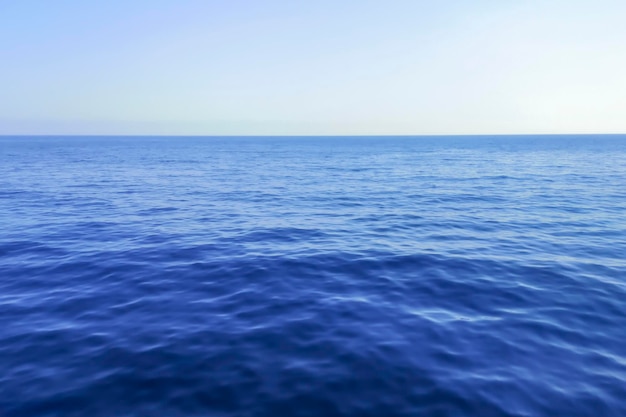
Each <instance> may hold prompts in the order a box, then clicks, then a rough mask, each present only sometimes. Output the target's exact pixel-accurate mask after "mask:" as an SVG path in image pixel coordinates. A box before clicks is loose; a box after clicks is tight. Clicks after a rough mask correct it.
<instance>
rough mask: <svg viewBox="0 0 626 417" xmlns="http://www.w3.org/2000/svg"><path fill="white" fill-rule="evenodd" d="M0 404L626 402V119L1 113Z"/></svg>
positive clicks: (183, 408) (164, 406)
mask: <svg viewBox="0 0 626 417" xmlns="http://www.w3.org/2000/svg"><path fill="white" fill-rule="evenodd" d="M0 318H1V319H2V325H1V326H0V416H2V417H30V416H36V417H39V416H59V417H60V416H63V417H72V416H89V417H99V416H102V417H124V416H141V417H152V416H155V417H156V416H159V417H178V416H181V417H182V416H194V417H195V416H198V417H201V416H202V417H204V416H210V417H212V416H215V417H227V416H242V417H244V416H245V417H248V416H249V417H256V416H262V417H270V416H271V417H281V416H287V417H289V416H311V417H317V416H319V417H334V416H375V417H395V416H407V417H408V416H411V417H413V416H417V417H419V416H427V417H431V416H433V417H434V416H437V417H448V416H450V417H452V416H459V417H461V416H472V417H474V416H477V417H491V416H494V417H496V416H516V417H539V416H541V417H543V416H545V417H555V416H566V417H609V416H615V417H624V416H626V136H619V135H615V136H593V135H590V136H499V137H496V136H473V137H300V138H298V137H294V138H284V137H282V138H275V137H257V138H251V137H241V138H236V137H224V138H217V137H206V138H204V137H194V138H189V137H0Z"/></svg>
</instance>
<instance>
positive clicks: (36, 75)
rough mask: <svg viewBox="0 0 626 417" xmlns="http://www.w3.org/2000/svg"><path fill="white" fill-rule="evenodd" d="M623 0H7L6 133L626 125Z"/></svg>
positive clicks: (3, 54)
mask: <svg viewBox="0 0 626 417" xmlns="http://www.w3.org/2000/svg"><path fill="white" fill-rule="evenodd" d="M625 21H626V2H625V1H623V0H619V1H618V0H596V1H592V0H589V1H581V0H568V1H565V0H542V1H539V0H534V1H532V0H529V1H525V0H517V1H513V0H510V1H506V0H499V1H498V0H473V1H469V0H449V1H433V0H430V1H419V0H388V1H382V0H378V1H370V0H332V1H330V0H316V1H310V0H308V1H298V0H289V1H287V0H266V1H264V0H257V1H252V0H222V1H217V0H203V1H201V0H179V1H173V0H171V1H164V0H149V1H148V0H132V1H131V0H125V1H120V0H108V1H95V0H94V1H89V0H81V1H78V0H54V1H51V0H38V1H36V0H19V1H10V0H0V134H181V135H185V134H190V135H223V134H234V135H238V134H241V135H247V134H252V135H256V134H258V135H272V134H287V135H292V134H294V135H298V134H302V135H316V134H355V135H360V134H373V135H376V134H408V135H410V134H498V133H624V132H626V76H625V75H624V73H625V71H626V70H625V68H626V24H625V23H624V22H625Z"/></svg>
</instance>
